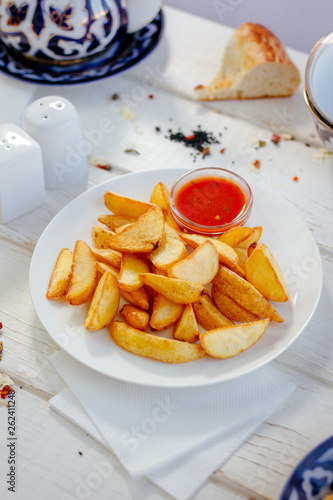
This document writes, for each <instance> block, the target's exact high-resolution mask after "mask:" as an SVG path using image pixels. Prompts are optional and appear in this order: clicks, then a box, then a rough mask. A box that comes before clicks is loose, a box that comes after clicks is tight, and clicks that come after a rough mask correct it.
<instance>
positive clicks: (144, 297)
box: [97, 262, 150, 310]
mask: <svg viewBox="0 0 333 500" xmlns="http://www.w3.org/2000/svg"><path fill="white" fill-rule="evenodd" d="M97 270H98V272H99V273H100V274H103V273H105V271H110V272H112V274H113V275H114V277H115V278H117V279H118V277H119V272H120V271H119V269H117V268H115V267H112V266H110V265H108V264H104V262H97ZM119 291H120V296H121V297H122V298H123V299H124V300H126V301H127V302H129V303H130V304H132V305H135V306H137V307H139V308H140V309H144V310H148V309H149V302H150V301H149V293H148V292H147V290H146V289H145V288H144V287H141V288H138V289H137V290H132V291H130V292H126V291H125V290H121V289H119Z"/></svg>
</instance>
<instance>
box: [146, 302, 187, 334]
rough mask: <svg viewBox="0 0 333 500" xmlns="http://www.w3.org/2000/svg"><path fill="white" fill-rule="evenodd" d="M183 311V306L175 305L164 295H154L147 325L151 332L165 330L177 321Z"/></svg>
mask: <svg viewBox="0 0 333 500" xmlns="http://www.w3.org/2000/svg"><path fill="white" fill-rule="evenodd" d="M183 310H184V306H183V304H176V303H175V302H171V301H170V300H168V299H167V298H166V297H164V295H161V294H160V293H155V295H154V300H153V307H152V313H151V318H150V322H149V325H150V327H151V328H152V329H153V330H158V331H161V330H166V329H167V328H170V326H172V325H174V324H175V323H176V321H178V319H179V318H180V317H181V315H182V313H183Z"/></svg>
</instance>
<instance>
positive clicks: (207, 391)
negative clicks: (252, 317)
mask: <svg viewBox="0 0 333 500" xmlns="http://www.w3.org/2000/svg"><path fill="white" fill-rule="evenodd" d="M49 359H50V361H51V363H52V365H53V366H54V368H55V369H56V370H57V372H58V373H59V375H60V376H61V377H62V379H63V380H64V382H65V384H66V385H67V388H66V389H64V390H63V391H62V392H61V393H60V394H58V395H56V396H54V397H53V398H52V399H51V400H50V406H51V407H52V408H53V409H54V410H56V411H57V412H58V413H60V414H61V415H63V416H65V417H66V418H68V419H69V420H71V421H72V422H74V423H75V424H77V425H78V426H80V427H81V428H82V429H84V430H85V431H86V432H88V433H89V434H90V435H91V436H92V437H94V438H95V439H97V440H98V441H100V442H101V443H102V444H104V445H105V446H107V447H108V448H109V449H110V451H112V452H113V453H114V454H115V455H116V456H117V458H118V460H119V461H120V462H121V463H122V465H123V466H124V467H125V468H126V470H127V471H128V472H129V473H130V474H132V475H141V476H144V477H146V478H148V479H149V480H151V481H153V482H154V483H155V484H157V485H158V486H159V487H160V488H162V489H163V490H165V491H166V492H168V493H169V494H170V495H172V496H174V497H175V498H177V499H178V500H184V499H186V498H188V497H189V496H190V495H191V494H192V493H194V492H195V491H196V490H197V489H198V488H199V487H200V486H201V485H202V483H203V482H204V481H205V479H206V478H207V477H208V476H209V475H210V474H211V473H212V472H213V471H214V470H215V469H216V468H218V467H219V466H220V465H221V464H222V463H224V462H226V461H227V459H228V458H229V457H230V456H231V455H232V454H233V453H234V452H235V451H236V450H237V448H238V447H239V446H240V445H241V443H242V442H243V441H244V439H245V438H246V437H247V436H248V435H249V434H251V432H253V431H254V429H255V428H256V427H257V426H258V425H259V424H260V423H261V422H262V421H263V420H264V419H266V418H267V417H268V416H269V415H270V414H271V413H272V412H273V411H274V410H275V408H277V407H278V406H280V405H281V404H282V403H283V401H284V400H285V399H286V398H287V397H288V396H289V395H290V394H291V393H292V391H293V390H294V388H295V387H294V385H293V384H292V383H291V382H290V381H289V380H288V378H287V377H286V376H285V375H283V374H281V373H280V372H278V371H277V370H275V369H273V368H272V367H270V366H265V367H262V368H260V369H257V370H255V371H253V372H251V373H250V374H248V375H246V376H243V377H239V378H237V379H235V380H232V381H228V382H223V383H221V384H215V385H211V386H204V387H196V388H157V387H142V386H139V385H134V384H128V383H125V382H121V381H118V380H114V379H111V378H109V377H106V376H104V375H101V374H99V373H97V372H94V371H92V370H90V369H88V368H86V367H85V366H84V365H82V364H81V363H79V362H77V361H76V360H74V359H73V358H72V357H70V356H69V355H68V354H66V353H65V352H62V351H59V352H57V353H55V354H53V355H52V356H51V357H50V358H49Z"/></svg>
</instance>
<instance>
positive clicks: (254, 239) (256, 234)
mask: <svg viewBox="0 0 333 500" xmlns="http://www.w3.org/2000/svg"><path fill="white" fill-rule="evenodd" d="M253 229H254V231H253V233H252V234H251V235H250V236H249V237H248V238H246V240H244V241H242V242H240V243H239V245H238V246H239V247H241V248H249V246H250V245H252V244H253V243H258V241H259V240H260V238H261V235H262V227H261V226H256V227H254V228H253Z"/></svg>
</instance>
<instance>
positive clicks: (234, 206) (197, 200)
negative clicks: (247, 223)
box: [175, 177, 247, 226]
mask: <svg viewBox="0 0 333 500" xmlns="http://www.w3.org/2000/svg"><path fill="white" fill-rule="evenodd" d="M246 203H247V200H246V196H245V194H244V192H243V191H242V189H241V188H240V187H239V186H237V184H235V183H234V182H232V181H230V180H227V179H221V178H219V177H201V178H200V179H195V180H192V181H190V182H188V183H187V184H184V186H182V187H181V188H180V189H179V191H178V193H177V194H176V196H175V205H176V207H177V209H178V211H179V212H180V213H181V214H182V215H183V216H185V217H186V218H187V219H189V220H191V221H192V222H195V223H196V224H201V225H204V226H218V225H220V224H227V223H230V222H232V221H233V220H235V219H236V218H237V217H238V216H239V215H241V214H242V213H243V212H244V210H245V209H246Z"/></svg>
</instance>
